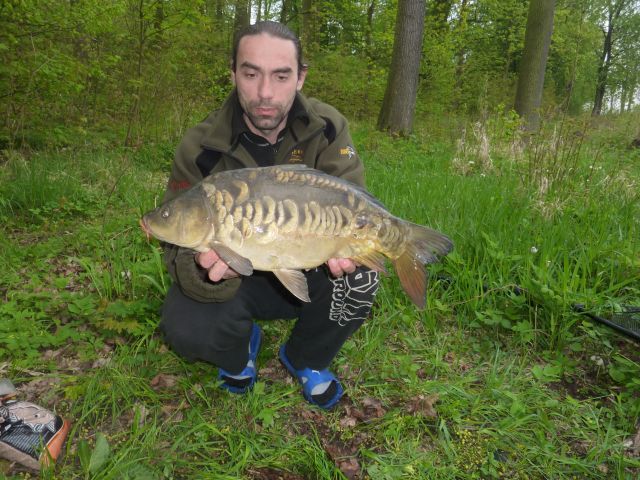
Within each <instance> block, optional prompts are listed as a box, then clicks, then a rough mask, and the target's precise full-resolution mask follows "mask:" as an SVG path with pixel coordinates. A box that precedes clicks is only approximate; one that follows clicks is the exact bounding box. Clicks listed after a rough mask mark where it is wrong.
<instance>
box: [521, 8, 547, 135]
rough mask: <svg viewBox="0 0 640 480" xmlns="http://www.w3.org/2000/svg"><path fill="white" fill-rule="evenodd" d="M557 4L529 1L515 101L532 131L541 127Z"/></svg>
mask: <svg viewBox="0 0 640 480" xmlns="http://www.w3.org/2000/svg"><path fill="white" fill-rule="evenodd" d="M555 6H556V0H531V1H530V3H529V13H528V15H527V30H526V32H525V39H524V52H523V55H522V63H521V65H520V72H519V74H518V87H517V90H516V100H515V110H516V112H518V114H519V115H520V116H521V117H522V118H523V119H524V121H525V129H526V130H527V131H529V132H534V131H536V130H538V128H539V126H540V105H541V103H542V91H543V88H544V73H545V69H546V67H547V58H548V56H549V45H550V44H551V34H552V33H553V13H554V10H555Z"/></svg>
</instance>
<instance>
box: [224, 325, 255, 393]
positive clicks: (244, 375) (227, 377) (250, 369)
mask: <svg viewBox="0 0 640 480" xmlns="http://www.w3.org/2000/svg"><path fill="white" fill-rule="evenodd" d="M261 343H262V329H261V328H260V327H259V326H258V324H256V323H254V324H253V328H252V330H251V338H250V339H249V361H248V362H247V366H246V367H244V370H242V371H241V372H240V373H238V374H236V375H233V374H231V373H229V372H227V371H226V370H224V369H222V368H218V380H220V381H222V384H221V385H220V387H221V388H224V389H225V390H229V391H230V392H231V393H246V392H248V391H249V390H251V389H252V388H253V386H254V385H255V383H256V381H257V380H258V368H257V367H256V359H257V358H258V353H259V352H260V345H261Z"/></svg>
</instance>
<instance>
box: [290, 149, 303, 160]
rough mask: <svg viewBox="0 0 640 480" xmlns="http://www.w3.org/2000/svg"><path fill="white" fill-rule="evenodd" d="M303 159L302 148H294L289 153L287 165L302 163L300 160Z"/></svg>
mask: <svg viewBox="0 0 640 480" xmlns="http://www.w3.org/2000/svg"><path fill="white" fill-rule="evenodd" d="M303 157H304V150H303V149H302V148H294V149H293V150H292V151H291V156H290V157H289V160H288V161H289V163H302V159H303Z"/></svg>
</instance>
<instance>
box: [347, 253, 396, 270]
mask: <svg viewBox="0 0 640 480" xmlns="http://www.w3.org/2000/svg"><path fill="white" fill-rule="evenodd" d="M353 259H354V260H355V261H356V263H359V264H361V265H364V266H365V267H367V268H370V269H371V270H373V271H375V272H381V273H384V274H387V273H388V272H387V267H385V265H384V255H382V254H381V253H378V252H368V253H361V254H359V255H356V256H354V257H353Z"/></svg>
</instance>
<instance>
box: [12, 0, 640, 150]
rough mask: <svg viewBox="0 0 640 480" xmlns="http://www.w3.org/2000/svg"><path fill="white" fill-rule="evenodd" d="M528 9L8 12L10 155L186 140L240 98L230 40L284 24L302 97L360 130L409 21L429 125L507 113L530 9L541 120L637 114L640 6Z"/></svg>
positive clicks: (200, 1) (480, 5) (256, 1)
mask: <svg viewBox="0 0 640 480" xmlns="http://www.w3.org/2000/svg"><path fill="white" fill-rule="evenodd" d="M529 3H530V2H528V1H526V0H427V1H426V2H424V1H421V0H351V1H347V0H340V1H334V2H329V1H326V0H282V1H275V0H197V1H191V0H113V1H110V2H103V1H99V0H68V1H60V0H38V1H36V0H7V1H4V2H2V4H1V6H0V58H1V62H0V114H1V115H2V130H1V131H0V143H1V144H2V145H5V146H6V145H15V144H18V143H24V142H27V143H30V144H36V143H40V142H57V141H62V142H64V141H65V140H67V139H68V138H69V137H75V136H77V135H83V134H85V133H86V132H88V131H94V130H100V129H101V128H102V127H105V129H107V130H110V131H113V127H114V126H117V127H118V129H117V130H118V134H119V135H121V136H122V138H123V140H124V141H125V142H126V143H127V144H129V145H131V144H135V143H136V142H138V141H140V139H141V138H143V137H145V138H146V137H149V136H153V135H158V136H164V135H167V134H170V135H173V134H178V133H179V132H180V131H181V130H182V129H183V128H184V127H185V126H187V125H189V124H190V123H192V122H193V121H194V120H196V119H198V117H201V116H203V115H204V114H205V112H207V111H208V110H210V109H212V108H214V107H215V106H216V105H218V104H219V103H220V101H221V100H222V99H223V98H224V96H225V95H226V93H227V92H228V91H229V90H230V88H231V84H230V80H229V73H228V65H229V63H228V60H229V54H230V49H231V43H232V38H233V33H234V31H235V30H236V29H238V28H239V27H240V26H242V25H245V24H247V23H249V22H251V21H253V20H256V19H272V20H279V21H282V22H284V23H286V24H288V25H289V26H290V27H291V28H292V29H293V30H294V31H296V32H297V33H298V34H299V35H300V36H301V38H302V41H303V46H304V48H305V56H306V59H307V61H308V63H309V64H310V66H311V72H310V75H309V77H308V81H307V83H306V84H305V91H306V92H307V93H308V94H309V95H313V96H318V97H320V98H322V99H323V100H325V101H328V102H330V103H333V104H334V105H336V106H337V107H338V108H339V109H341V110H342V111H344V112H345V113H346V114H347V115H349V116H351V117H359V118H376V117H377V116H378V114H379V112H380V109H381V106H382V105H383V98H384V96H385V95H384V94H385V87H386V86H387V83H388V81H389V83H390V82H391V81H392V78H391V77H388V74H389V70H390V69H391V68H392V67H393V69H392V72H393V71H396V70H398V69H399V68H400V67H399V66H398V65H399V64H395V63H393V62H392V58H393V56H394V55H395V50H394V34H395V33H397V32H399V31H400V29H401V28H402V20H403V19H402V18H401V17H402V15H403V12H405V13H404V15H405V16H406V18H405V20H410V19H412V18H413V19H414V22H415V18H416V15H417V16H418V20H419V21H418V24H419V25H416V26H415V28H414V29H413V30H412V31H413V32H414V36H413V39H412V40H411V41H412V42H413V44H412V45H413V51H414V53H417V54H418V55H417V57H416V60H415V61H414V60H412V61H413V62H414V63H415V62H416V61H417V62H418V63H419V65H417V67H418V68H415V69H414V70H415V74H416V75H417V79H416V80H417V81H416V85H415V94H416V95H417V96H416V100H415V105H411V106H412V107H413V106H415V115H416V116H417V117H418V118H422V117H424V116H425V115H433V116H443V115H452V114H453V115H461V116H467V115H471V116H477V115H479V114H483V113H486V112H487V111H488V110H495V109H502V108H505V109H509V108H512V107H513V106H514V101H515V97H516V86H517V84H518V72H519V71H520V67H521V63H522V61H523V54H524V51H525V31H526V30H527V28H528V27H527V25H528V23H527V17H528V15H529V20H531V15H537V14H532V13H530V12H532V11H534V10H533V4H534V3H539V4H540V3H542V4H544V3H546V6H547V11H549V8H550V10H551V12H553V15H552V21H553V25H552V29H548V33H549V34H551V32H552V34H551V37H550V42H549V44H548V55H545V57H546V58H547V60H546V62H545V63H544V64H543V79H544V82H543V84H542V86H543V87H541V89H540V91H541V96H542V111H544V112H556V111H562V112H568V113H570V114H578V113H580V112H585V111H591V112H593V114H595V115H599V114H601V113H607V112H624V111H627V110H631V109H633V108H634V106H635V105H636V104H637V102H638V97H639V88H638V87H639V85H640V2H639V1H637V0H587V1H585V0H557V1H550V0H532V2H531V6H532V8H531V9H530V8H529V7H530V5H529ZM425 7H426V8H425ZM398 12H400V17H398V16H397V14H398ZM407 12H408V13H407ZM416 28H420V31H419V37H420V38H419V39H416V38H415V37H416V35H415V29H416ZM416 45H417V50H416ZM535 48H536V49H539V48H541V47H539V46H538V47H535ZM392 53H393V54H394V55H392ZM405 63H406V61H405ZM411 75H413V73H412V74H411ZM405 77H406V75H405ZM405 79H406V78H405ZM385 104H386V102H385ZM382 123H384V122H382ZM381 126H384V125H383V124H381Z"/></svg>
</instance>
